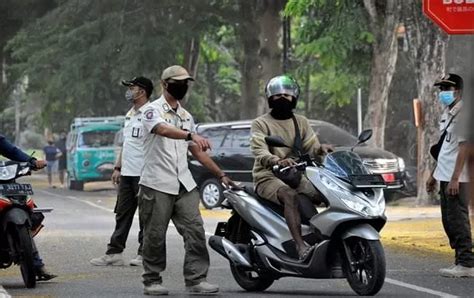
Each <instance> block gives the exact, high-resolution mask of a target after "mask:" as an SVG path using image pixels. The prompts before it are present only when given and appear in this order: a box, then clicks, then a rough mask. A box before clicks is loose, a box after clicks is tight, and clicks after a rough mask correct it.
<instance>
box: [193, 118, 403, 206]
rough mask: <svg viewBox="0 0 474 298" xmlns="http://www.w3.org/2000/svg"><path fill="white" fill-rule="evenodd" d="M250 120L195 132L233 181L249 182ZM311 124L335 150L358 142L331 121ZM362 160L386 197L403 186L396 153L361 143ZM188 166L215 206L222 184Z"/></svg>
mask: <svg viewBox="0 0 474 298" xmlns="http://www.w3.org/2000/svg"><path fill="white" fill-rule="evenodd" d="M251 123H252V121H251V120H246V121H234V122H221V123H202V124H198V125H197V133H198V134H200V135H202V136H204V137H206V138H208V139H209V141H210V142H211V144H212V146H213V148H212V151H210V155H211V158H212V159H213V160H214V161H215V162H216V163H217V165H218V166H219V167H220V168H221V169H222V170H223V171H224V172H225V173H226V174H227V175H228V176H229V177H230V178H231V179H233V180H234V181H241V182H252V167H253V163H254V156H253V154H252V152H251V151H250V126H251ZM310 124H311V127H312V128H313V130H314V132H315V133H316V134H317V135H318V138H319V140H320V142H321V143H322V144H332V145H333V146H334V147H335V149H336V150H345V149H348V148H350V147H352V146H354V145H355V144H356V143H357V138H356V137H355V136H353V135H352V134H350V133H348V132H347V131H345V130H343V129H341V128H339V127H337V126H336V125H334V124H331V123H328V122H325V121H319V120H310ZM354 151H355V152H356V153H358V154H359V156H360V157H361V158H362V160H363V161H364V164H365V165H366V166H367V167H368V168H369V169H370V170H371V171H372V172H373V173H376V174H381V175H382V176H383V178H384V180H385V182H386V184H387V189H386V190H385V197H386V199H387V200H390V199H391V198H392V197H394V196H396V195H398V193H397V192H396V190H400V189H401V188H403V186H404V177H405V174H404V173H405V172H404V171H405V163H404V161H403V159H402V158H400V157H398V156H396V155H395V154H393V153H391V152H388V151H385V150H383V149H380V148H377V147H371V146H367V145H361V146H359V147H356V148H355V149H354ZM189 168H190V170H191V173H192V174H193V177H194V179H195V180H196V183H197V184H198V187H199V192H200V195H201V200H202V203H203V205H204V206H205V207H206V208H208V209H211V208H214V207H217V206H219V205H220V203H221V202H222V200H223V196H222V190H223V189H222V186H221V185H220V184H219V181H218V180H217V179H216V177H214V176H213V175H212V174H211V173H210V172H209V171H208V170H207V169H206V168H204V167H203V166H202V165H201V164H200V163H199V162H198V161H196V160H193V159H192V158H191V159H190V161H189Z"/></svg>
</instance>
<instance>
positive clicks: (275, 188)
mask: <svg viewBox="0 0 474 298" xmlns="http://www.w3.org/2000/svg"><path fill="white" fill-rule="evenodd" d="M299 93H300V89H299V86H298V84H297V82H296V81H295V80H294V79H293V78H291V77H290V76H286V75H281V76H277V77H274V78H272V79H271V80H270V81H269V82H268V83H267V85H266V87H265V96H266V98H267V100H268V105H269V107H270V109H271V111H270V112H269V113H267V114H265V115H262V116H260V117H258V118H257V119H255V120H254V121H253V122H252V130H251V131H252V139H251V150H252V153H253V154H254V155H255V163H254V167H253V180H254V184H255V191H256V193H257V194H258V195H259V196H260V197H262V198H264V199H267V200H269V201H271V202H273V203H276V204H281V205H283V207H284V216H285V219H286V223H287V225H288V228H289V230H290V233H291V235H292V237H293V239H294V241H295V244H296V249H297V252H298V255H299V259H300V260H304V259H306V258H307V257H308V256H309V255H310V253H311V251H312V250H313V249H314V246H309V245H308V244H306V243H305V242H304V240H303V238H302V236H301V216H300V212H299V200H300V196H306V197H308V198H309V199H310V200H311V201H312V202H313V203H314V204H316V205H318V204H320V203H321V194H320V193H319V192H318V190H316V189H315V188H314V187H313V185H311V183H310V182H309V181H308V179H307V178H306V177H304V176H303V177H301V181H299V183H298V182H297V183H295V185H291V186H290V185H288V184H287V183H285V182H283V180H281V179H280V178H277V177H276V176H275V174H274V173H273V172H272V170H271V169H272V167H274V166H278V167H288V166H292V165H295V164H296V162H295V158H296V157H297V156H298V154H299V153H303V152H304V153H307V154H309V156H310V157H313V158H314V157H318V156H321V155H324V154H325V153H327V151H328V150H330V151H332V148H331V147H330V146H328V145H321V144H320V143H319V140H318V138H317V136H316V134H315V133H314V131H313V130H312V128H311V126H310V125H309V122H308V119H307V118H306V117H304V116H302V115H297V114H294V113H293V109H294V108H295V107H296V103H297V101H298V97H299ZM267 136H281V137H282V138H283V141H284V142H285V144H287V145H289V146H291V148H287V147H269V146H268V145H267V144H266V142H265V137H267ZM297 151H300V152H297ZM297 179H299V178H297Z"/></svg>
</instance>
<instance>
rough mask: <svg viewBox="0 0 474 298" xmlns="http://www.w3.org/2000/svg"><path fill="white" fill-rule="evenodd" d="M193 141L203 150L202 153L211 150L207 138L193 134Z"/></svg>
mask: <svg viewBox="0 0 474 298" xmlns="http://www.w3.org/2000/svg"><path fill="white" fill-rule="evenodd" d="M192 140H193V142H194V143H195V144H196V145H198V147H199V149H201V151H203V152H206V151H207V150H208V149H211V143H209V141H208V140H207V139H206V138H204V137H201V136H200V135H198V134H194V133H193V134H192Z"/></svg>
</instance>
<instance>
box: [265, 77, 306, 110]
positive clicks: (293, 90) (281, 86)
mask: <svg viewBox="0 0 474 298" xmlns="http://www.w3.org/2000/svg"><path fill="white" fill-rule="evenodd" d="M276 94H288V95H291V96H293V97H294V99H295V103H296V100H298V97H299V95H300V86H298V83H297V82H296V80H295V79H293V78H292V77H290V76H288V75H281V76H276V77H274V78H272V79H270V81H268V83H267V85H266V86H265V96H266V97H267V99H269V98H270V97H272V96H273V95H276Z"/></svg>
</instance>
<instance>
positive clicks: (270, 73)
mask: <svg viewBox="0 0 474 298" xmlns="http://www.w3.org/2000/svg"><path fill="white" fill-rule="evenodd" d="M263 2H264V3H263V4H264V7H263V14H262V16H261V18H260V37H259V40H260V59H261V61H262V77H263V81H264V83H266V82H267V81H268V80H270V79H271V78H272V77H274V76H276V75H279V74H281V71H282V65H281V63H282V59H281V49H280V46H279V41H280V35H281V28H282V18H281V17H280V11H281V10H282V9H283V7H285V4H286V0H284V1H282V0H275V1H273V0H265V1H263Z"/></svg>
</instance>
